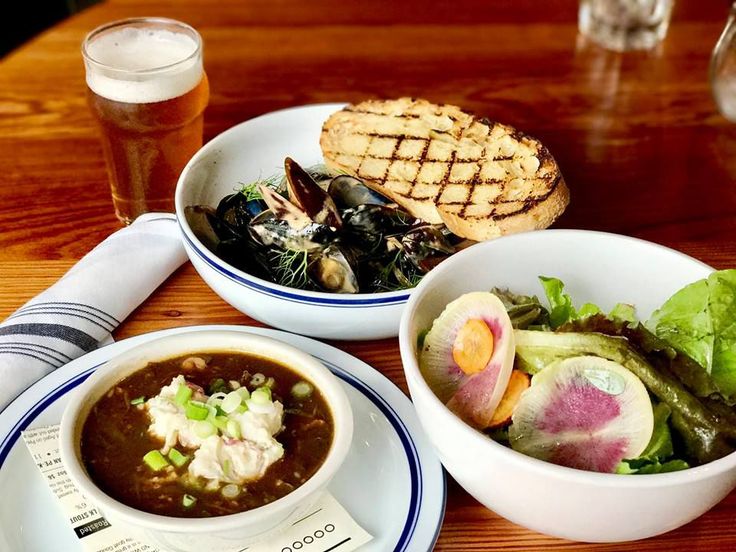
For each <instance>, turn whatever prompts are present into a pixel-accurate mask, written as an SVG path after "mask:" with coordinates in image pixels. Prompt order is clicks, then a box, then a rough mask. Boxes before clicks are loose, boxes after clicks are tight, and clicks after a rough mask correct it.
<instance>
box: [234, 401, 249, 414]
mask: <svg viewBox="0 0 736 552" xmlns="http://www.w3.org/2000/svg"><path fill="white" fill-rule="evenodd" d="M235 412H236V413H238V414H242V413H243V412H248V405H247V404H245V403H243V404H241V405H240V406H239V407H238V408H236V409H235Z"/></svg>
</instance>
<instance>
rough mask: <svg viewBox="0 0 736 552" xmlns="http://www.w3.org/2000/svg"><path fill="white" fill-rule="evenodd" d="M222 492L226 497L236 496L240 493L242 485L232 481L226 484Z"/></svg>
mask: <svg viewBox="0 0 736 552" xmlns="http://www.w3.org/2000/svg"><path fill="white" fill-rule="evenodd" d="M220 492H221V493H222V496H224V497H225V498H235V497H236V496H238V495H239V494H240V487H238V486H237V485H234V484H232V483H230V484H228V485H225V486H224V487H223V488H222V491H220Z"/></svg>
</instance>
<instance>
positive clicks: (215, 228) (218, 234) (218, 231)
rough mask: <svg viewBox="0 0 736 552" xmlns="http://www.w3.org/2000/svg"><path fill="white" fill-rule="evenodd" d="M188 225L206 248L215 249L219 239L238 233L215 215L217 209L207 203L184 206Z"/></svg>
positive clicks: (231, 236) (232, 237) (235, 236)
mask: <svg viewBox="0 0 736 552" xmlns="http://www.w3.org/2000/svg"><path fill="white" fill-rule="evenodd" d="M184 216H185V217H186V219H187V223H188V224H189V227H190V228H191V229H192V232H194V235H195V236H197V238H198V239H199V241H201V242H202V243H203V244H204V245H205V247H207V249H209V250H210V251H213V252H214V251H216V250H217V246H218V245H219V244H220V242H221V241H225V240H231V239H234V238H238V237H239V235H238V233H237V232H236V231H235V230H234V229H233V228H232V227H230V225H229V224H227V223H226V222H224V221H223V220H222V219H220V218H219V217H218V216H217V211H215V209H213V208H212V207H209V206H207V205H189V206H187V207H185V208H184Z"/></svg>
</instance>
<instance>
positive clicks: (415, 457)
mask: <svg viewBox="0 0 736 552" xmlns="http://www.w3.org/2000/svg"><path fill="white" fill-rule="evenodd" d="M315 356H316V355H315ZM317 358H319V360H321V361H322V362H323V363H324V364H325V365H327V367H328V368H329V369H330V370H331V371H332V372H333V373H335V375H336V376H338V377H339V378H340V379H342V380H344V381H345V382H347V383H349V384H350V385H352V386H353V387H355V388H356V389H357V390H358V391H359V392H360V393H361V394H363V395H364V396H366V397H367V398H368V399H370V400H371V402H373V403H374V404H375V405H376V406H377V407H378V408H379V410H381V412H382V413H383V415H384V416H386V419H388V421H389V422H390V423H391V425H392V427H393V428H394V431H396V434H397V435H398V437H399V440H400V441H401V444H402V446H403V447H404V451H405V453H406V456H407V460H408V463H409V472H410V480H411V495H410V502H409V514H408V516H407V520H406V522H405V524H404V528H403V529H402V531H401V535H400V536H399V541H398V542H397V544H396V546H395V548H394V552H404V551H405V550H406V548H407V547H408V546H409V543H410V542H411V538H412V536H413V534H414V531H415V529H416V526H417V522H418V520H419V512H420V510H421V505H422V494H423V489H422V468H421V463H420V460H419V454H418V452H417V448H416V445H415V444H414V441H413V440H412V438H411V435H410V434H409V431H408V429H407V428H406V426H405V425H404V422H403V421H402V420H401V418H400V417H399V415H398V414H397V413H396V411H395V410H394V409H393V408H392V407H391V405H389V404H388V402H386V401H385V400H384V399H383V398H382V397H381V396H380V395H379V394H378V393H377V392H376V391H375V390H374V389H373V388H372V387H370V386H369V385H367V384H365V383H364V382H362V381H361V380H359V379H357V378H356V377H355V376H353V375H352V374H350V373H349V372H347V371H346V370H344V369H342V368H340V367H338V366H336V365H334V364H332V363H331V362H327V361H325V360H324V359H322V358H320V357H317ZM105 362H107V361H103V362H100V363H99V364H96V365H95V366H93V367H91V368H88V369H87V370H85V371H84V372H81V373H80V374H77V375H76V376H74V377H73V378H71V379H69V380H67V381H65V382H63V383H61V384H59V385H58V386H57V387H56V388H55V389H53V390H52V391H50V392H49V393H48V394H46V395H45V396H44V397H43V398H42V399H41V400H40V401H39V402H37V403H36V404H35V405H34V406H33V407H32V408H31V409H30V410H29V411H28V412H26V413H25V414H24V415H23V416H22V417H21V418H20V419H19V420H18V421H17V422H16V423H15V425H14V426H13V428H12V429H11V430H10V432H8V434H7V435H6V436H5V439H3V441H2V443H0V469H2V466H3V464H4V462H5V459H6V458H7V456H8V454H10V451H11V450H12V448H13V445H14V444H15V442H16V441H17V440H18V438H19V437H20V433H21V431H23V430H24V429H26V428H27V427H28V426H29V425H30V423H31V422H32V421H33V420H34V419H35V418H36V417H37V416H38V415H39V414H40V413H41V412H43V411H44V410H45V409H46V408H47V407H48V406H49V405H50V404H52V403H53V402H54V401H56V400H57V399H59V398H60V397H62V396H64V395H65V394H67V393H68V392H69V391H70V390H72V389H74V388H75V387H77V386H78V385H80V384H81V383H82V382H84V381H85V380H86V379H87V378H88V377H89V376H90V375H91V374H92V373H93V372H94V371H95V370H96V369H97V368H99V367H100V366H102V365H103V364H105ZM444 500H446V492H445V493H444V497H443V501H444ZM441 525H442V523H441V521H440V523H439V524H438V527H437V532H439V530H440V527H441ZM435 541H436V537H435Z"/></svg>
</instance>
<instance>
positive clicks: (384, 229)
mask: <svg viewBox="0 0 736 552" xmlns="http://www.w3.org/2000/svg"><path fill="white" fill-rule="evenodd" d="M415 222H416V219H415V218H414V217H412V216H411V215H409V214H407V213H405V212H404V211H400V210H399V209H396V208H395V207H389V206H386V205H371V204H368V205H361V206H359V207H357V208H355V209H348V210H347V211H345V213H344V220H343V223H344V231H345V234H346V236H347V237H348V239H349V240H350V241H352V242H354V243H356V244H358V245H361V246H364V247H365V248H367V249H370V250H372V249H375V248H376V247H377V246H378V245H379V244H380V242H381V241H383V240H384V239H385V238H386V237H387V236H394V235H397V234H403V233H404V232H406V231H408V230H409V229H410V228H411V226H412V225H413V224H414V223H415Z"/></svg>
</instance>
